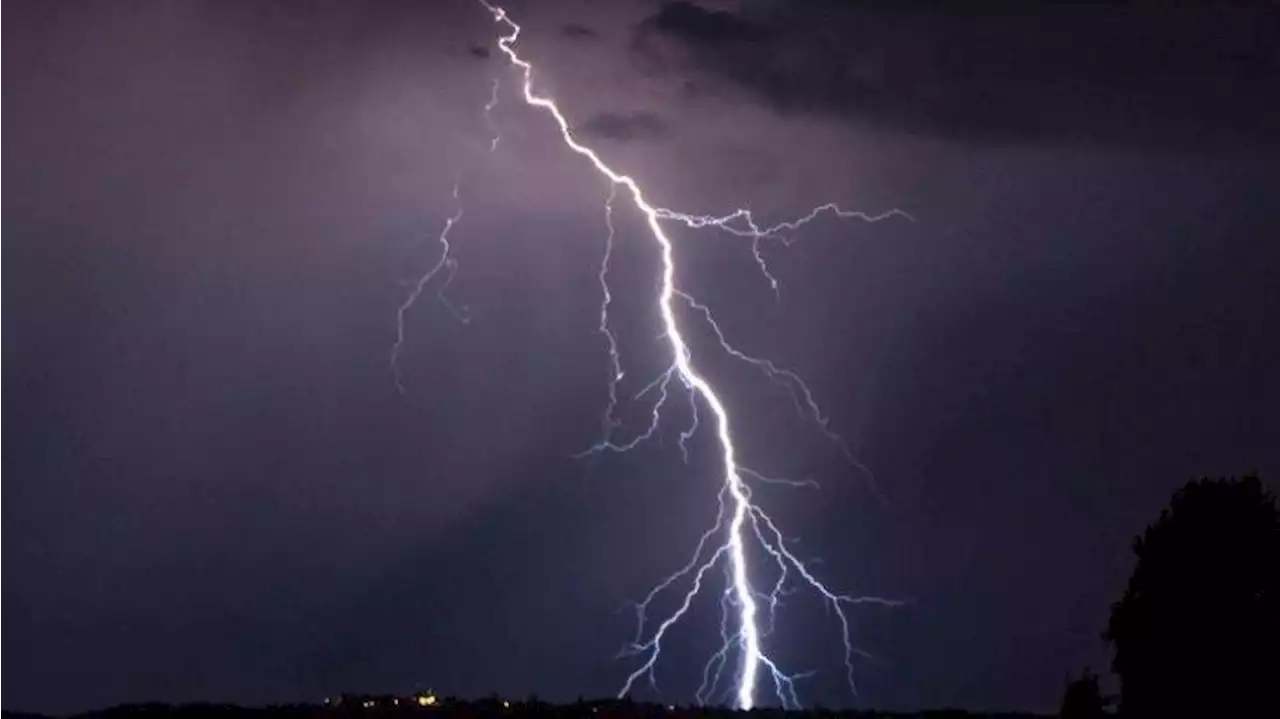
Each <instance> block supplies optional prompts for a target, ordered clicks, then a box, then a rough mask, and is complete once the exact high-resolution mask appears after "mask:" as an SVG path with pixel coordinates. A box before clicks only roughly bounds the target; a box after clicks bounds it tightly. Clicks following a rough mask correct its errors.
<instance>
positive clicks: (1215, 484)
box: [1104, 476, 1280, 717]
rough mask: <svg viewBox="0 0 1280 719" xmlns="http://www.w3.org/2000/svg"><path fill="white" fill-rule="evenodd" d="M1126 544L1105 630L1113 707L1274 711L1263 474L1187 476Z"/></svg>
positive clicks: (1269, 515)
mask: <svg viewBox="0 0 1280 719" xmlns="http://www.w3.org/2000/svg"><path fill="white" fill-rule="evenodd" d="M1133 550H1134V553H1135V554H1136V555H1137V559H1138V562H1137V566H1136V567H1135V568H1134V571H1133V576H1132V577H1131V578H1130V580H1129V586H1128V588H1127V589H1126V590H1125V593H1124V596H1123V597H1122V598H1121V599H1120V601H1118V602H1116V604H1115V605H1114V606H1113V608H1112V612H1111V621H1110V623H1109V625H1108V627H1107V631H1106V632H1105V634H1104V638H1105V639H1106V640H1107V641H1109V642H1110V643H1111V644H1112V645H1113V646H1114V647H1115V659H1114V661H1113V662H1112V670H1113V671H1115V673H1116V675H1117V676H1118V677H1119V678H1120V710H1121V713H1122V714H1124V715H1125V716H1133V717H1171V716H1186V717H1193V716H1196V717H1199V716H1203V717H1215V716H1221V717H1246V716H1248V717H1253V716H1258V717H1262V716H1269V717H1275V716H1280V693H1277V691H1276V688H1275V686H1274V685H1273V683H1274V682H1275V680H1276V679H1277V678H1278V677H1280V659H1278V658H1277V654H1276V647H1277V645H1278V643H1280V604H1278V603H1277V602H1278V597H1277V589H1278V588H1280V586H1278V585H1280V515H1278V514H1277V511H1276V503H1275V497H1274V496H1273V495H1271V494H1270V493H1268V492H1267V491H1266V490H1265V489H1264V488H1263V486H1262V482H1261V480H1260V479H1259V478H1258V477H1257V476H1246V477H1244V478H1242V479H1238V480H1237V479H1223V480H1208V479H1204V480H1200V481H1197V482H1191V483H1188V484H1187V485H1185V486H1184V487H1183V488H1182V489H1180V490H1178V492H1177V493H1175V494H1174V496H1173V500H1172V501H1171V502H1170V504H1169V507H1168V508H1167V509H1165V510H1164V511H1163V512H1161V514H1160V518H1159V519H1158V520H1156V522H1155V523H1154V524H1152V525H1151V526H1149V527H1147V529H1146V531H1145V532H1143V534H1142V535H1141V536H1139V537H1137V538H1136V539H1135V540H1134V544H1133Z"/></svg>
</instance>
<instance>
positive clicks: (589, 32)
mask: <svg viewBox="0 0 1280 719" xmlns="http://www.w3.org/2000/svg"><path fill="white" fill-rule="evenodd" d="M560 34H562V35H564V36H565V37H569V38H573V39H575V40H595V39H596V38H598V37H600V33H598V32H596V30H595V28H592V27H590V26H587V25H583V24H582V23H577V22H570V23H565V24H564V25H562V26H561V27H560Z"/></svg>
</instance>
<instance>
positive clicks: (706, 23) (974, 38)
mask: <svg viewBox="0 0 1280 719" xmlns="http://www.w3.org/2000/svg"><path fill="white" fill-rule="evenodd" d="M1278 26H1280V16H1278V14H1277V11H1276V9H1275V6H1270V7H1264V6H1262V4H1259V5H1258V6H1256V7H1246V8H1244V9H1243V10H1241V11H1240V12H1232V13H1223V12H1221V11H1219V10H1218V9H1217V8H1215V7H1214V5H1213V4H1212V3H1205V4H1197V3H1190V4H1186V5H1179V6H1177V7H1170V6H1168V5H1166V4H1158V3H1148V4H1139V3H1119V4H1102V3H1099V4H1086V5H1081V6H1077V5H1052V6H1046V5H1041V4H1036V3H1024V4H1021V5H1018V6H1016V7H1013V8H1010V7H1008V4H1007V3H992V2H979V3H965V4H963V5H962V6H961V5H931V6H930V7H929V9H928V10H927V11H925V10H922V9H921V8H918V7H915V4H914V3H841V2H830V1H827V0H808V1H806V2H797V3H785V4H759V5H751V6H749V9H743V10H741V11H739V12H728V11H724V10H711V9H706V8H703V7H702V6H700V5H697V4H695V3H692V2H688V1H686V0H677V1H675V2H668V3H665V4H663V5H662V6H661V7H660V8H659V9H658V10H657V12H655V13H654V14H652V15H650V16H649V17H647V18H645V19H644V20H643V21H642V22H641V23H640V24H639V26H638V27H637V28H636V29H635V31H634V32H635V35H634V38H633V45H632V47H633V52H634V54H635V56H636V58H637V60H638V61H639V63H640V65H641V66H642V67H644V68H646V69H647V70H649V71H650V72H651V73H652V74H655V75H658V76H665V77H668V78H675V79H680V80H682V81H684V82H686V83H687V85H688V86H689V87H691V88H693V89H695V90H696V89H702V90H704V91H717V92H719V91H726V90H728V91H740V92H745V93H747V94H748V95H749V96H750V97H752V98H755V99H757V100H758V101H761V102H764V103H766V104H767V105H769V106H770V107H772V108H774V109H775V110H777V111H778V112H780V113H786V114H815V115H826V116H836V117H841V118H846V119H848V120H850V121H853V122H857V123H863V124H867V125H871V126H875V127H880V128H886V129H889V130H894V131H902V132H907V133H913V134H922V135H933V136H941V137H946V138H951V139H959V140H965V141H971V142H991V143H1019V142H1062V141H1071V142H1086V143H1101V144H1120V145H1125V144H1138V145H1165V144H1167V145H1198V144H1221V143H1226V144H1254V143H1266V144H1273V143H1275V142H1276V141H1277V140H1278V139H1280V129H1277V128H1280V46H1277V45H1276V44H1275V43H1270V42H1267V41H1266V40H1265V39H1264V38H1265V37H1266V36H1267V33H1264V32H1261V28H1266V27H1270V28H1272V29H1275V28H1276V27H1278Z"/></svg>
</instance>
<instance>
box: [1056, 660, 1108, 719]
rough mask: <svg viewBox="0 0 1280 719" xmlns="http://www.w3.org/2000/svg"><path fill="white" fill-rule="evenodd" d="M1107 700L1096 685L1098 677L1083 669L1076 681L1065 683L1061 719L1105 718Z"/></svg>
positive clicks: (1059, 714)
mask: <svg viewBox="0 0 1280 719" xmlns="http://www.w3.org/2000/svg"><path fill="white" fill-rule="evenodd" d="M1106 708H1107V699H1106V697H1104V696H1103V695H1102V688H1101V687H1100V686H1099V685H1098V675H1097V674H1094V673H1093V672H1091V671H1089V670H1088V669H1085V670H1084V672H1083V673H1081V674H1080V677H1079V678H1078V679H1072V680H1069V681H1068V682H1067V688H1066V691H1064V692H1063V693H1062V708H1060V709H1059V710H1058V716H1059V717H1062V719H1099V718H1100V717H1104V716H1106Z"/></svg>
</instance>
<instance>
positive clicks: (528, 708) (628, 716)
mask: <svg viewBox="0 0 1280 719" xmlns="http://www.w3.org/2000/svg"><path fill="white" fill-rule="evenodd" d="M745 714H747V712H739V711H734V710H732V709H727V708H712V707H679V706H671V705H663V704H647V703H640V702H631V701H626V700H621V701H618V700H600V701H579V702H576V703H573V704H548V703H545V702H540V701H537V700H525V701H506V702H504V700H502V699H485V700H479V701H459V700H454V699H452V698H447V697H446V698H441V699H439V700H438V702H437V703H436V704H434V705H433V706H426V707H424V706H419V705H418V703H417V698H416V697H392V696H371V695H352V694H348V695H344V696H343V698H341V699H335V700H333V701H332V702H331V703H329V704H288V705H278V706H268V707H240V706H235V705H232V704H123V705H120V706H117V707H112V708H110V709H105V710H101V711H92V712H86V713H84V714H76V715H74V719H230V718H231V717H253V718H254V719H306V718H310V717H315V718H316V719H357V718H359V717H363V718H366V719H430V718H437V719H445V718H446V717H447V718H448V719H459V718H462V717H495V718H508V719H517V718H521V717H528V718H532V717H585V718H590V719H647V718H649V717H653V718H654V719H657V718H658V717H662V718H664V719H693V718H694V717H700V718H705V719H712V718H714V717H725V718H727V717H733V716H739V717H741V716H744V715H745ZM749 714H750V715H751V716H755V717H779V718H780V717H797V718H798V717H831V718H832V719H835V718H836V717H841V718H847V719H862V718H865V719H872V718H873V717H874V718H880V717H883V718H885V719H890V718H895V717H897V718H901V719H914V718H922V719H963V718H965V717H974V718H975V719H976V718H977V717H983V718H990V719H1032V718H1033V717H1036V716H1038V715H1035V714H1028V713H1019V712H1005V713H975V712H968V711H964V710H960V709H939V710H930V711H921V712H909V713H901V712H876V711H827V710H823V709H811V710H808V711H783V710H781V709H756V710H753V711H751V712H749ZM3 719H47V717H43V716H42V715H39V714H21V713H17V712H4V716H3Z"/></svg>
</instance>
